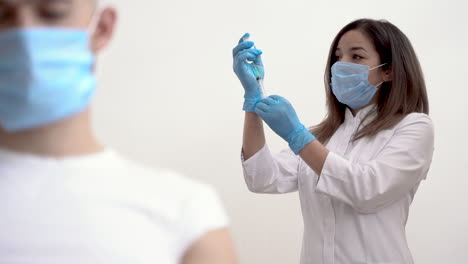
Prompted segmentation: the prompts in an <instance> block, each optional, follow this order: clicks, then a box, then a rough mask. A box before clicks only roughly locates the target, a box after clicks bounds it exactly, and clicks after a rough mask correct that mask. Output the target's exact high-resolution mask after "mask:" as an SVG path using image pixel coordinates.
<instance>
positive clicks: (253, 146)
mask: <svg viewBox="0 0 468 264" xmlns="http://www.w3.org/2000/svg"><path fill="white" fill-rule="evenodd" d="M263 146H265V132H264V131H263V121H262V119H261V118H260V117H259V116H258V115H257V114H256V113H251V112H245V120H244V137H243V142H242V150H243V153H244V159H245V160H247V159H249V158H250V157H252V156H253V155H254V154H255V153H257V152H258V151H259V150H260V149H262V148H263Z"/></svg>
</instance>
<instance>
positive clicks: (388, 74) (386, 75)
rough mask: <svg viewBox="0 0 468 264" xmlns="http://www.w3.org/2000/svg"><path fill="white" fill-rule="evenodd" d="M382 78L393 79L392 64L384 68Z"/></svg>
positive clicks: (385, 79)
mask: <svg viewBox="0 0 468 264" xmlns="http://www.w3.org/2000/svg"><path fill="white" fill-rule="evenodd" d="M382 79H383V80H384V82H390V81H392V80H393V68H392V65H390V66H388V68H387V69H386V70H382Z"/></svg>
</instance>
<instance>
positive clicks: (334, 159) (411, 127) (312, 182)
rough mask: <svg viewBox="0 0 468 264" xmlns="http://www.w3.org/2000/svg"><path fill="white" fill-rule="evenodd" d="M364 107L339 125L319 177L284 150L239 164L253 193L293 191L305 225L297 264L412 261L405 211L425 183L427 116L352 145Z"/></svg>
mask: <svg viewBox="0 0 468 264" xmlns="http://www.w3.org/2000/svg"><path fill="white" fill-rule="evenodd" d="M368 112H371V113H372V116H371V118H370V119H369V118H368V119H366V120H365V121H364V124H368V123H369V122H370V120H371V119H372V118H375V116H376V114H375V108H374V106H373V105H371V106H368V107H366V108H364V109H362V110H361V111H359V112H358V113H357V115H356V116H353V115H352V113H351V111H349V110H346V117H345V121H344V122H343V124H342V125H341V126H340V127H339V128H338V130H337V131H336V132H335V134H334V135H333V136H332V138H331V139H330V140H329V142H328V143H327V144H326V147H327V148H328V150H330V153H329V155H328V157H327V159H326V161H325V164H324V167H323V170H322V173H321V175H320V178H318V176H317V174H316V173H314V172H313V170H312V169H311V168H310V167H309V166H308V165H307V164H306V163H305V162H304V161H303V160H302V159H301V158H300V157H299V156H296V155H294V153H293V152H292V151H290V150H288V151H285V152H281V153H279V154H272V153H271V152H270V151H269V150H268V147H267V146H264V147H263V148H262V149H261V150H260V151H259V152H257V153H256V154H255V155H254V156H252V157H251V158H250V159H248V160H246V161H243V163H242V164H243V168H244V176H245V181H246V183H247V186H248V188H249V189H250V190H251V191H253V192H256V193H286V192H293V191H299V196H300V200H301V208H302V214H303V220H304V237H303V243H302V253H301V264H312V263H313V264H322V263H323V264H357V263H368V264H377V263H379V264H383V263H385V264H397V263H398V264H402V263H405V264H407V263H413V259H412V256H411V253H410V251H409V249H408V244H407V242H406V236H405V225H406V221H407V218H408V211H409V206H410V204H411V202H412V200H413V198H414V195H415V193H416V190H417V189H418V186H419V184H420V182H421V180H423V179H425V178H426V175H427V172H428V170H429V167H430V164H431V160H432V153H433V148H434V132H433V126H432V121H431V119H430V118H429V117H428V116H427V115H425V114H421V113H412V114H409V115H407V116H406V117H405V118H404V119H403V120H402V121H400V122H399V123H398V124H397V125H396V126H394V127H393V128H390V129H386V130H384V131H381V132H379V133H378V134H377V135H375V136H372V137H365V138H361V139H359V140H357V141H355V142H353V141H352V138H353V136H354V135H355V133H356V131H357V129H358V127H359V124H360V122H361V120H362V119H363V118H364V116H365V115H366V114H367V113H368Z"/></svg>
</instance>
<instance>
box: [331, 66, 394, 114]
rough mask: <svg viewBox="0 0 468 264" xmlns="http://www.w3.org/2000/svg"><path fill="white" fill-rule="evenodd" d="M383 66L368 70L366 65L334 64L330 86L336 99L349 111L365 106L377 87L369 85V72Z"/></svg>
mask: <svg viewBox="0 0 468 264" xmlns="http://www.w3.org/2000/svg"><path fill="white" fill-rule="evenodd" d="M385 64H386V63H384V64H381V65H379V66H376V67H374V68H370V67H369V66H367V65H361V64H355V63H349V62H340V61H338V62H335V64H333V66H332V67H331V75H332V78H331V86H332V92H333V94H335V96H336V99H338V101H339V102H340V103H342V104H345V105H347V106H349V107H350V108H351V109H353V110H354V109H359V108H361V107H364V106H366V105H367V104H368V103H369V102H370V101H371V100H372V98H373V97H374V95H375V93H376V92H377V87H378V86H380V85H381V84H382V83H383V81H382V82H381V83H379V84H378V85H376V86H374V85H372V84H371V83H369V71H371V70H373V69H377V68H379V67H382V66H383V65H385Z"/></svg>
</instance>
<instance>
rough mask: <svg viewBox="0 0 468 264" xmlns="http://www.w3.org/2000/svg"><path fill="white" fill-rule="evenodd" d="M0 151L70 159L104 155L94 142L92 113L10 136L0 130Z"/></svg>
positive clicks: (96, 142) (99, 145) (80, 114)
mask: <svg viewBox="0 0 468 264" xmlns="http://www.w3.org/2000/svg"><path fill="white" fill-rule="evenodd" d="M0 148H5V149H8V150H11V151H15V152H22V153H30V154H35V155H39V156H47V157H57V158H61V157H69V156H80V155H86V154H93V153H97V152H101V151H102V150H103V149H104V147H103V146H102V145H101V144H100V143H99V142H98V140H97V139H96V138H95V136H94V134H93V131H92V126H91V109H90V107H88V108H87V109H86V110H84V111H82V112H80V113H78V114H75V115H73V116H71V117H68V118H65V119H63V120H60V121H57V122H54V123H51V124H48V125H44V126H41V127H37V128H33V129H29V130H24V131H19V132H14V133H8V132H6V131H4V130H3V129H1V128H0Z"/></svg>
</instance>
